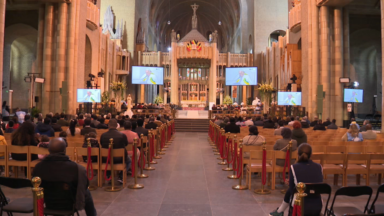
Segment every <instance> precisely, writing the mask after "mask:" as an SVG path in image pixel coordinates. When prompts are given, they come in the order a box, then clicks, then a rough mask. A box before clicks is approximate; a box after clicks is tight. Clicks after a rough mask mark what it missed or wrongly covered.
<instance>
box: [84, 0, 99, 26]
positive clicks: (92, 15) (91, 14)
mask: <svg viewBox="0 0 384 216" xmlns="http://www.w3.org/2000/svg"><path fill="white" fill-rule="evenodd" d="M99 25H100V9H99V8H97V6H96V5H95V4H93V3H92V2H89V1H87V27H88V28H89V29H91V30H92V31H94V30H96V29H97V28H98V27H99Z"/></svg>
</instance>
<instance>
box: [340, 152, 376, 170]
mask: <svg viewBox="0 0 384 216" xmlns="http://www.w3.org/2000/svg"><path fill="white" fill-rule="evenodd" d="M370 156H371V155H369V154H347V162H346V164H345V169H348V166H349V165H351V164H365V165H366V168H367V169H368V170H369V167H370V161H371V158H370Z"/></svg>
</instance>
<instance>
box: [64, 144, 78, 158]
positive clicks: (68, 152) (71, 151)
mask: <svg viewBox="0 0 384 216" xmlns="http://www.w3.org/2000/svg"><path fill="white" fill-rule="evenodd" d="M65 155H67V156H68V157H69V159H70V160H71V161H76V156H75V155H76V154H75V147H67V148H66V151H65Z"/></svg>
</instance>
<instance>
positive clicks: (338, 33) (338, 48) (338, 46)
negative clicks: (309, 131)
mask: <svg viewBox="0 0 384 216" xmlns="http://www.w3.org/2000/svg"><path fill="white" fill-rule="evenodd" d="M334 19H335V25H334V26H335V29H334V32H335V53H334V55H335V77H334V79H335V106H334V113H335V116H334V117H335V119H336V122H337V123H338V124H339V125H342V122H343V85H342V84H341V83H340V82H339V79H340V77H343V70H344V67H343V66H344V58H343V57H344V55H343V48H344V47H343V10H342V8H335V17H334Z"/></svg>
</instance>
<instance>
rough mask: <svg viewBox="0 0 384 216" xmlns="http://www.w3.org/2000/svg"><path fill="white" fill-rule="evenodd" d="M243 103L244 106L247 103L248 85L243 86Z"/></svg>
mask: <svg viewBox="0 0 384 216" xmlns="http://www.w3.org/2000/svg"><path fill="white" fill-rule="evenodd" d="M243 103H244V106H246V105H247V86H243Z"/></svg>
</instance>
